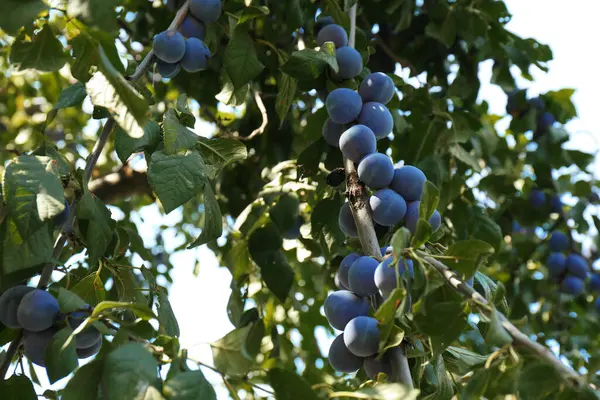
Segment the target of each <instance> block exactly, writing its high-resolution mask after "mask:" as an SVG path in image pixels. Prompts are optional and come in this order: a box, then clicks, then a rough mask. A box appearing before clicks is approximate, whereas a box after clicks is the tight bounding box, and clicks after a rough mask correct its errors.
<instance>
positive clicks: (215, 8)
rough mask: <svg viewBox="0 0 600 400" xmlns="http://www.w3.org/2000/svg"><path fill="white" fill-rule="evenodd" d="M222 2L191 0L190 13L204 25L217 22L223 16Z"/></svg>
mask: <svg viewBox="0 0 600 400" xmlns="http://www.w3.org/2000/svg"><path fill="white" fill-rule="evenodd" d="M221 9H222V6H221V0H191V1H190V13H192V15H193V16H194V17H196V18H198V19H199V20H200V21H202V22H204V23H210V22H216V21H217V20H218V19H219V17H220V16H221Z"/></svg>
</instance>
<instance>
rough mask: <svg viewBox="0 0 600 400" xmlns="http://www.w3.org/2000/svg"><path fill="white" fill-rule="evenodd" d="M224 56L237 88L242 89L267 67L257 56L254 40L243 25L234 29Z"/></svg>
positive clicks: (227, 68) (224, 61) (226, 67)
mask: <svg viewBox="0 0 600 400" xmlns="http://www.w3.org/2000/svg"><path fill="white" fill-rule="evenodd" d="M223 57H224V59H223V63H224V64H225V69H226V70H227V73H228V74H229V77H230V79H231V82H232V83H233V87H234V88H235V89H240V88H241V87H242V86H244V85H245V84H246V83H248V82H250V81H251V80H252V79H254V78H256V77H257V76H258V74H260V72H261V71H262V70H263V69H264V68H265V66H264V65H263V64H262V63H261V62H260V61H259V60H258V58H257V55H256V48H255V47H254V41H253V40H252V38H251V37H250V35H249V34H248V32H246V29H245V28H242V27H237V28H236V29H235V30H234V31H233V35H231V38H230V39H229V44H228V45H227V48H226V49H225V54H224V56H223Z"/></svg>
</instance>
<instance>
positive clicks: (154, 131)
mask: <svg viewBox="0 0 600 400" xmlns="http://www.w3.org/2000/svg"><path fill="white" fill-rule="evenodd" d="M161 140H162V136H161V134H160V126H159V125H158V124H157V123H156V122H154V121H152V120H148V121H147V122H146V125H144V135H143V136H142V137H141V138H137V139H136V138H133V137H131V136H129V135H128V134H127V133H126V132H125V131H124V130H123V129H121V128H120V127H118V128H117V132H116V135H115V151H116V152H117V156H118V157H119V160H121V162H122V163H123V164H125V163H126V162H127V160H128V159H129V157H130V156H131V155H132V154H133V153H137V152H142V151H144V150H146V149H148V150H154V149H155V148H156V147H157V146H158V145H159V143H160V141H161Z"/></svg>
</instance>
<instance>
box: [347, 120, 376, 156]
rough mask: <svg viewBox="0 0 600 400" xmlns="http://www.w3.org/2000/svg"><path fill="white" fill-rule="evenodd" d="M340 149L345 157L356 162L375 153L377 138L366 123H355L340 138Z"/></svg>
mask: <svg viewBox="0 0 600 400" xmlns="http://www.w3.org/2000/svg"><path fill="white" fill-rule="evenodd" d="M339 146H340V150H341V151H342V154H343V155H344V157H346V158H347V159H349V160H352V161H354V162H355V163H357V162H360V160H362V159H363V158H364V157H365V156H368V155H369V154H373V153H375V151H376V150H377V139H376V138H375V134H374V133H373V131H372V130H371V129H369V128H368V127H366V126H364V125H354V126H352V127H350V128H349V129H348V130H346V131H345V132H344V133H342V135H341V136H340V139H339Z"/></svg>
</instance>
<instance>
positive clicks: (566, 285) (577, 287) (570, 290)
mask: <svg viewBox="0 0 600 400" xmlns="http://www.w3.org/2000/svg"><path fill="white" fill-rule="evenodd" d="M584 289H585V284H584V282H583V279H581V278H579V277H577V276H574V275H567V276H566V277H565V279H563V281H562V283H561V285H560V291H561V292H563V293H566V294H570V295H573V296H579V295H580V294H582V293H583V290H584Z"/></svg>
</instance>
